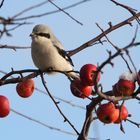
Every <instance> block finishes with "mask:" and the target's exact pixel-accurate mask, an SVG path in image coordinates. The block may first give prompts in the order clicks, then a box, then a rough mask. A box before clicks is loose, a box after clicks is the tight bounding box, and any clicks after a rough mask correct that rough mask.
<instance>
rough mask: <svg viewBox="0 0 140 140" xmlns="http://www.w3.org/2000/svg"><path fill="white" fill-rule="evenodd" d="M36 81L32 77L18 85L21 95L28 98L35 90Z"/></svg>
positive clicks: (17, 88) (18, 91)
mask: <svg viewBox="0 0 140 140" xmlns="http://www.w3.org/2000/svg"><path fill="white" fill-rule="evenodd" d="M34 88H35V87H34V81H33V80H32V79H27V80H24V81H23V82H20V83H18V84H17V86H16V90H17V93H18V95H19V96H21V97H23V98H27V97H29V96H31V95H32V93H33V91H34Z"/></svg>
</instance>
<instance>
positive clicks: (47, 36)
mask: <svg viewBox="0 0 140 140" xmlns="http://www.w3.org/2000/svg"><path fill="white" fill-rule="evenodd" d="M37 35H39V36H43V37H46V38H48V39H49V38H50V37H51V36H50V34H49V33H37Z"/></svg>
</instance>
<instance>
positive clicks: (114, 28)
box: [68, 12, 140, 56]
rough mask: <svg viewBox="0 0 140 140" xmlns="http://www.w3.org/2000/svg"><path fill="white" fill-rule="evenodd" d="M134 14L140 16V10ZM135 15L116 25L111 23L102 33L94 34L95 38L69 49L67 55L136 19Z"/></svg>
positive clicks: (84, 47)
mask: <svg viewBox="0 0 140 140" xmlns="http://www.w3.org/2000/svg"><path fill="white" fill-rule="evenodd" d="M136 16H137V17H139V16H140V12H139V13H137V14H136ZM136 16H132V17H130V18H128V19H126V20H124V21H122V22H120V23H118V24H116V25H111V26H110V27H109V28H108V29H106V30H105V31H104V33H101V34H99V35H98V36H96V37H95V38H93V39H91V40H89V41H87V42H86V43H84V44H83V45H81V46H80V47H78V48H76V49H74V50H71V51H69V53H68V55H69V56H72V55H74V54H76V53H78V52H80V51H82V50H83V49H86V48H88V47H91V46H92V45H93V44H94V43H95V42H97V41H99V40H101V38H103V37H104V34H106V35H107V34H109V33H110V32H112V31H115V30H116V29H118V28H120V27H122V26H124V25H128V24H130V23H131V21H133V20H135V19H136Z"/></svg>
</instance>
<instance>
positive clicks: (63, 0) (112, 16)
mask: <svg viewBox="0 0 140 140" xmlns="http://www.w3.org/2000/svg"><path fill="white" fill-rule="evenodd" d="M79 1H80V0H79ZM39 2H41V0H38V1H33V0H28V1H22V2H21V1H18V0H15V1H12V0H9V1H8V0H5V2H4V5H3V7H2V8H1V9H0V13H1V16H3V17H5V18H6V17H11V16H13V15H15V14H16V13H18V12H20V11H22V10H23V9H25V8H27V7H29V6H31V5H34V4H37V3H39ZM54 2H55V3H56V4H57V5H58V6H60V7H65V6H68V5H70V4H72V3H75V2H78V0H69V1H68V0H59V1H54ZM119 2H121V3H124V4H127V5H129V6H131V7H133V8H135V9H137V10H138V11H140V6H139V2H138V1H137V0H133V1H132V0H127V1H124V0H119ZM56 9H57V8H56V7H54V6H53V5H52V4H45V5H44V6H42V7H40V8H37V9H34V10H32V11H29V12H28V13H25V14H24V15H22V16H23V17H24V16H27V15H33V14H39V13H44V12H50V11H53V10H56ZM66 12H68V13H69V14H70V15H72V16H73V17H74V18H75V19H77V20H78V21H80V22H81V23H83V26H81V25H80V24H78V23H76V22H75V21H73V20H72V19H71V18H70V17H68V16H67V15H66V14H64V13H62V12H59V13H56V14H52V15H47V16H44V17H41V18H35V19H30V20H28V22H32V24H30V25H24V26H22V27H20V28H17V29H16V30H15V31H12V32H11V34H12V37H7V36H3V37H2V38H1V40H0V44H7V45H16V46H30V44H31V39H30V37H29V34H30V33H31V31H32V28H33V27H34V26H35V25H36V24H39V23H43V24H47V25H49V26H50V27H51V28H52V30H53V32H54V33H55V35H56V36H57V38H58V39H59V40H60V41H61V42H62V44H63V45H64V47H65V49H66V50H72V49H74V48H77V47H79V46H80V45H82V44H84V43H85V42H87V41H88V40H90V39H92V38H94V37H96V36H97V35H99V34H100V33H101V31H100V30H99V28H98V27H97V26H96V24H95V23H98V24H99V25H100V26H101V27H102V28H103V29H104V30H105V29H106V28H108V22H110V21H111V22H112V24H113V25H114V24H117V23H119V22H121V21H123V20H125V19H127V18H129V17H130V16H131V14H130V13H129V12H128V11H126V10H124V9H122V8H121V7H118V6H116V5H115V4H113V3H112V2H111V1H110V0H90V1H89V2H86V3H84V4H81V5H79V6H76V7H73V8H71V9H68V10H66ZM132 24H133V27H130V26H129V25H127V26H125V27H122V28H120V29H118V30H116V31H113V32H112V33H110V34H109V35H108V37H109V39H110V40H111V41H112V42H113V43H114V44H116V45H117V46H119V47H124V46H126V45H128V44H129V43H130V42H131V40H132V38H133V36H134V33H135V29H136V25H137V22H136V21H133V22H132ZM0 28H1V26H0ZM139 38H140V29H138V35H137V39H136V40H137V41H140V40H139ZM106 50H111V51H112V52H114V49H113V48H112V46H111V45H110V44H109V43H104V45H101V44H99V45H95V46H92V47H90V48H87V49H85V50H83V51H81V52H79V53H78V54H76V55H74V56H72V60H73V62H74V65H75V70H79V69H80V68H81V67H82V65H84V64H86V63H93V64H97V63H99V64H101V63H102V62H103V61H104V60H105V59H107V57H108V54H107V52H106ZM139 52H140V47H137V48H133V49H131V51H130V55H131V57H132V59H133V61H134V63H135V66H136V68H137V69H140V63H139ZM0 56H1V66H0V70H2V71H5V72H10V71H11V68H13V69H14V70H22V69H31V68H35V66H34V64H33V62H32V59H31V54H30V49H25V50H19V49H18V50H17V51H13V50H8V49H1V50H0ZM125 57H126V59H127V60H128V57H127V56H125ZM113 63H114V67H113V68H112V67H111V66H110V65H107V66H106V67H105V68H104V69H103V71H104V73H103V74H102V75H101V81H100V83H102V85H103V90H104V91H108V90H111V88H112V85H113V84H115V83H116V82H117V80H118V77H119V75H120V74H121V73H123V72H125V71H128V69H127V66H126V65H125V63H124V61H123V60H122V59H121V58H120V57H118V58H116V59H114V60H113ZM129 64H130V65H131V63H130V62H129ZM131 68H132V69H133V67H132V65H131ZM0 76H3V74H0ZM45 80H46V84H47V86H48V88H49V90H50V92H51V93H52V95H54V96H57V97H60V98H63V99H65V100H68V101H70V102H72V103H74V104H77V105H80V106H82V107H86V105H87V104H89V103H90V101H89V100H88V99H85V100H82V99H79V98H76V97H74V96H73V95H72V94H71V92H70V88H69V85H70V82H69V81H68V80H67V78H66V77H65V76H64V75H61V74H58V75H55V76H48V75H46V76H45ZM34 81H35V85H36V88H38V89H41V90H43V91H44V88H43V85H42V83H41V79H40V77H37V78H34ZM15 88H16V85H15V84H12V85H5V86H1V88H0V94H1V95H6V96H7V97H8V98H9V101H10V105H11V108H12V109H14V110H16V111H18V112H20V113H23V114H25V115H27V116H29V117H32V118H34V119H36V120H39V121H41V122H44V123H46V124H48V125H50V126H54V127H56V128H60V129H62V130H65V131H68V132H72V133H74V131H73V129H72V128H71V127H70V126H69V124H68V123H64V120H63V118H62V116H61V115H60V114H59V112H58V110H57V109H56V107H55V106H54V104H53V103H52V101H51V99H50V98H49V97H48V96H47V95H45V94H43V93H40V92H38V91H37V90H35V91H34V94H33V95H32V96H31V97H30V98H28V99H23V98H20V97H19V96H18V95H17V93H16V90H15ZM125 104H126V106H127V107H128V110H129V113H131V114H132V117H131V119H132V120H134V121H136V122H140V114H139V110H140V106H139V103H138V101H136V100H130V101H126V102H125ZM59 106H60V108H61V109H62V111H63V113H64V114H65V115H66V116H67V117H68V118H69V120H70V121H71V122H72V123H73V124H74V126H75V128H76V129H77V130H78V131H81V128H82V125H83V121H84V118H85V110H82V109H79V108H77V107H72V106H70V105H69V104H66V103H64V102H62V101H60V104H59ZM124 129H125V131H126V133H125V134H123V133H122V132H121V131H120V130H119V126H118V125H114V124H110V125H104V124H103V123H101V122H99V121H98V120H97V121H95V123H94V124H92V125H91V128H90V132H89V137H97V138H99V140H105V139H108V138H110V139H111V140H118V139H127V140H132V139H133V138H134V137H137V136H138V134H139V132H140V130H139V129H138V128H137V127H136V126H134V125H133V124H130V123H128V122H126V123H124ZM0 130H1V136H0V137H1V139H4V140H9V139H15V140H16V139H20V140H24V139H34V140H37V139H41V140H45V139H48V138H49V139H61V140H65V139H67V140H75V139H76V137H75V136H71V135H67V134H64V133H61V132H58V131H55V130H50V129H48V128H47V127H44V126H42V125H40V124H37V123H35V122H32V121H30V120H28V119H25V118H23V117H21V116H19V115H17V114H15V113H14V112H11V113H10V115H9V116H8V117H6V118H4V119H0Z"/></svg>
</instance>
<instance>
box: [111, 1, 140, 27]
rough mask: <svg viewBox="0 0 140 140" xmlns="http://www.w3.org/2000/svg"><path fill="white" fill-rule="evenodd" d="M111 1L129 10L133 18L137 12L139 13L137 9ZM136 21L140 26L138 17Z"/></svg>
mask: <svg viewBox="0 0 140 140" xmlns="http://www.w3.org/2000/svg"><path fill="white" fill-rule="evenodd" d="M110 1H112V2H113V3H115V4H116V5H119V6H121V7H123V8H124V9H126V10H128V11H129V12H130V13H131V14H132V15H133V16H136V12H135V11H137V10H136V9H133V8H131V7H129V6H127V5H124V4H121V3H119V2H116V1H115V0H110ZM136 20H137V22H138V24H140V19H139V18H138V17H137V16H136Z"/></svg>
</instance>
